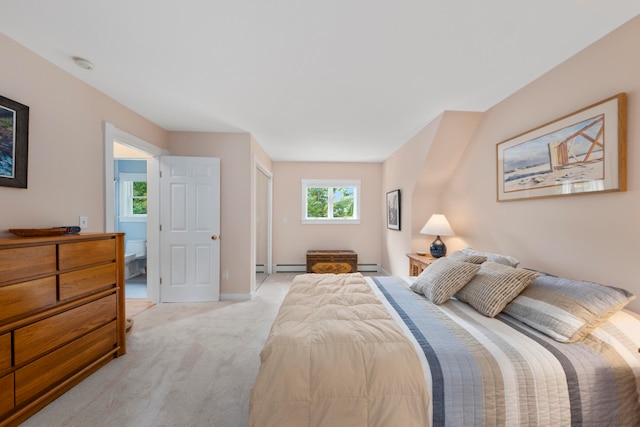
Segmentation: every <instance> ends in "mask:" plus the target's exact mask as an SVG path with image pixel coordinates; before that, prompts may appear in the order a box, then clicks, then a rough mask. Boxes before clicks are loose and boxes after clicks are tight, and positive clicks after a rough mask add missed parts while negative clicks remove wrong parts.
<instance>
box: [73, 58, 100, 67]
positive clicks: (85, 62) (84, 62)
mask: <svg viewBox="0 0 640 427" xmlns="http://www.w3.org/2000/svg"><path fill="white" fill-rule="evenodd" d="M73 62H75V63H76V65H77V66H78V67H80V68H84V69H85V70H93V69H94V68H95V67H94V66H93V64H92V63H91V61H88V60H86V59H84V58H80V57H79V56H74V57H73Z"/></svg>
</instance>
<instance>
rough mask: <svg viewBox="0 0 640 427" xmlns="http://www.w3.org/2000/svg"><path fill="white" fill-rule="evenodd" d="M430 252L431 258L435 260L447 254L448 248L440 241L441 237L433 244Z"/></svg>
mask: <svg viewBox="0 0 640 427" xmlns="http://www.w3.org/2000/svg"><path fill="white" fill-rule="evenodd" d="M429 250H430V251H431V256H432V257H434V258H442V257H443V256H445V255H446V254H447V246H446V245H445V244H444V242H443V241H442V240H440V236H437V237H436V240H434V241H433V242H432V243H431V246H429Z"/></svg>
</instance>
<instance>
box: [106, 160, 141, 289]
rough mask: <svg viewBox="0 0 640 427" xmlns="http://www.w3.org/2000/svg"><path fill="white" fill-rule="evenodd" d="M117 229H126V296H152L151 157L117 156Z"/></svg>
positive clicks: (123, 230) (115, 190)
mask: <svg viewBox="0 0 640 427" xmlns="http://www.w3.org/2000/svg"><path fill="white" fill-rule="evenodd" d="M113 163H114V173H113V175H114V178H115V188H114V192H115V200H114V206H115V227H114V228H115V231H117V232H122V233H125V236H124V239H125V243H124V247H125V251H124V271H125V273H124V277H125V298H127V299H129V298H142V299H148V297H149V295H148V292H147V212H148V209H147V161H146V159H135V158H134V159H131V158H126V159H125V158H121V157H116V158H114V162H113Z"/></svg>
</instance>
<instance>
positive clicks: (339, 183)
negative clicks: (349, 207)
mask: <svg viewBox="0 0 640 427" xmlns="http://www.w3.org/2000/svg"><path fill="white" fill-rule="evenodd" d="M301 187H302V203H301V205H302V213H301V219H302V221H301V222H302V224H334V225H336V224H360V220H361V217H360V205H361V203H360V198H361V197H360V193H361V181H360V180H359V179H303V180H302V183H301ZM309 187H312V188H313V187H322V188H335V187H349V188H353V189H354V196H353V218H333V217H332V216H333V192H332V191H329V201H328V203H329V206H328V209H327V212H328V214H329V215H330V217H329V218H309V217H307V188H309Z"/></svg>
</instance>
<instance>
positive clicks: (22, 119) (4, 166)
mask: <svg viewBox="0 0 640 427" xmlns="http://www.w3.org/2000/svg"><path fill="white" fill-rule="evenodd" d="M28 152H29V107H27V106H26V105H22V104H20V103H19V102H16V101H13V100H11V99H9V98H5V97H3V96H0V186H4V187H16V188H27V164H28V158H27V157H28Z"/></svg>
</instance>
